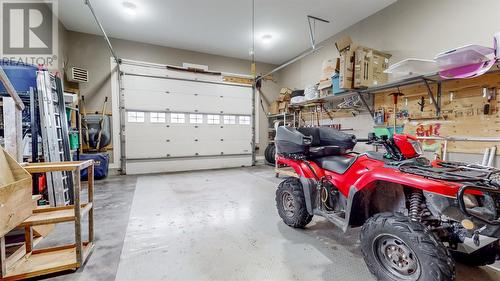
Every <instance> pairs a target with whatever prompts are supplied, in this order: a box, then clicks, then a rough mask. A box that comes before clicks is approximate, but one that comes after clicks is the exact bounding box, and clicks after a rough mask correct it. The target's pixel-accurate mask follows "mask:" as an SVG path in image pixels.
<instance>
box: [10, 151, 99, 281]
mask: <svg viewBox="0 0 500 281" xmlns="http://www.w3.org/2000/svg"><path fill="white" fill-rule="evenodd" d="M23 167H24V169H25V170H27V171H28V172H29V173H31V174H34V173H46V172H54V171H70V172H72V174H73V180H74V183H75V185H74V187H75V189H74V196H75V198H74V199H75V200H74V201H75V204H74V205H71V206H63V207H48V208H47V207H39V208H37V209H35V210H33V213H32V215H31V216H29V217H28V218H27V219H25V220H24V221H23V222H22V223H21V224H19V225H18V228H22V229H24V237H25V242H24V244H23V245H22V246H20V247H19V248H17V249H16V250H15V251H14V252H13V253H10V254H9V255H8V256H7V254H6V252H5V246H6V245H5V239H3V237H2V239H1V240H0V241H1V242H0V269H1V270H0V280H20V279H26V278H32V277H37V276H42V275H47V274H51V273H56V272H62V271H67V270H76V269H78V268H79V267H81V266H82V265H83V264H84V263H85V261H86V260H87V258H88V257H89V255H90V253H91V252H92V249H93V248H94V214H93V212H94V207H93V201H94V180H93V178H94V176H93V175H94V162H93V161H92V160H89V161H84V162H61V163H33V164H26V165H24V166H23ZM82 169H88V199H87V202H84V203H82V202H81V188H82V186H81V182H80V171H81V170H82ZM86 215H88V241H83V240H82V225H81V221H82V218H83V217H84V216H86ZM71 221H73V222H74V223H75V243H74V244H69V245H62V246H56V247H50V248H44V249H35V246H36V245H37V244H38V243H39V242H40V240H41V239H42V238H43V237H44V236H45V235H47V234H48V232H50V226H51V225H53V224H55V223H62V222H71Z"/></svg>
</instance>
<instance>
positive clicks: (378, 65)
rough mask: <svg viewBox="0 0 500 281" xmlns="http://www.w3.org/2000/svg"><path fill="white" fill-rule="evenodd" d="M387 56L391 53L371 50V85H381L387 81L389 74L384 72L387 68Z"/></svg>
mask: <svg viewBox="0 0 500 281" xmlns="http://www.w3.org/2000/svg"><path fill="white" fill-rule="evenodd" d="M389 58H391V55H389V54H385V53H382V52H379V51H374V52H373V57H372V68H373V81H372V86H377V85H382V84H385V83H387V82H389V75H388V74H387V73H384V71H385V70H387V68H389Z"/></svg>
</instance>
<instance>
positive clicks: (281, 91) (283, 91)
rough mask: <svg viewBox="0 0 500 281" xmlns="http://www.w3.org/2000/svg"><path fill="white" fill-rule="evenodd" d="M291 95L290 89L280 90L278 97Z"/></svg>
mask: <svg viewBox="0 0 500 281" xmlns="http://www.w3.org/2000/svg"><path fill="white" fill-rule="evenodd" d="M286 94H292V90H291V89H290V88H281V90H280V95H286Z"/></svg>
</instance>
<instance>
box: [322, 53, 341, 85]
mask: <svg viewBox="0 0 500 281" xmlns="http://www.w3.org/2000/svg"><path fill="white" fill-rule="evenodd" d="M338 60H339V59H338V58H333V59H328V60H325V61H323V64H322V67H321V79H320V82H321V81H323V80H327V79H328V80H329V79H330V78H331V77H332V75H333V74H334V73H335V71H336V70H338V68H339V66H338V64H339V62H338Z"/></svg>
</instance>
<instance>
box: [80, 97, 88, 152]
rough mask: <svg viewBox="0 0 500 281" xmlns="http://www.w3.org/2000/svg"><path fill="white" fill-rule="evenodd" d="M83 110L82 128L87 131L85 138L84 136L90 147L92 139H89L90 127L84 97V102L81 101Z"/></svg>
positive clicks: (83, 98)
mask: <svg viewBox="0 0 500 281" xmlns="http://www.w3.org/2000/svg"><path fill="white" fill-rule="evenodd" d="M80 103H81V106H80V107H81V108H82V126H83V129H84V131H85V136H84V138H85V139H84V140H83V141H84V142H85V143H86V144H87V145H88V144H89V143H90V142H89V141H90V137H89V126H88V124H87V110H86V107H85V97H84V96H83V95H82V100H81V102H80Z"/></svg>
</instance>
